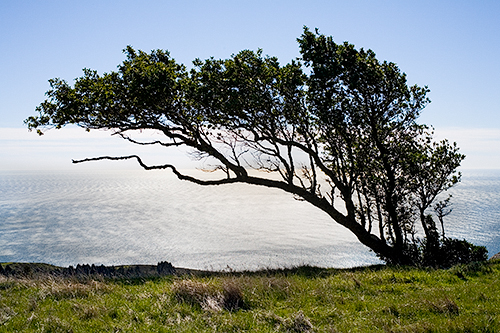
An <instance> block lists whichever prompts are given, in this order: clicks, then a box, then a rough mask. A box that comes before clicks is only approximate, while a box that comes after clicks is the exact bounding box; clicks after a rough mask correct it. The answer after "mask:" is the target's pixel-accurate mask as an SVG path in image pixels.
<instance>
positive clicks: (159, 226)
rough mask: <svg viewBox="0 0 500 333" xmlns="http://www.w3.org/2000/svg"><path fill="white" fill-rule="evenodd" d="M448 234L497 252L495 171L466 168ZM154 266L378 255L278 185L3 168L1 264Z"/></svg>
mask: <svg viewBox="0 0 500 333" xmlns="http://www.w3.org/2000/svg"><path fill="white" fill-rule="evenodd" d="M450 193H451V194H452V195H453V200H452V201H453V206H452V207H453V212H452V213H451V214H450V215H449V216H448V217H446V218H445V223H446V225H445V228H446V235H447V236H451V237H456V238H460V239H464V238H465V239H467V240H468V241H471V242H473V243H474V244H477V245H484V246H486V247H487V249H488V251H489V255H490V256H492V255H493V254H495V253H497V252H500V228H499V223H500V170H489V171H488V170H476V171H473V170H466V171H464V172H463V177H462V182H461V183H460V184H458V185H457V186H456V187H455V188H453V189H452V190H450ZM11 261H16V262H44V263H49V264H54V265H59V266H69V265H76V264H96V265H100V264H104V265H120V264H156V263H157V262H160V261H168V262H171V263H172V264H173V265H174V266H176V267H186V268H193V269H212V270H224V269H227V270H256V269H262V268H282V267H292V266H296V265H304V264H308V265H316V266H321V267H338V268H341V267H354V266H361V265H370V264H376V263H379V262H380V261H379V260H378V259H377V257H376V256H375V255H374V253H373V252H371V251H370V250H369V249H368V248H366V247H364V246H363V245H361V244H360V243H359V242H358V241H357V240H356V238H355V237H354V236H353V235H352V234H351V233H350V232H349V231H348V230H346V229H345V228H343V227H341V226H339V225H337V224H336V223H335V222H334V221H332V220H331V219H330V218H329V217H328V216H327V215H326V214H324V213H323V212H321V211H319V210H318V209H317V208H315V207H312V206H311V205H310V204H308V203H306V202H302V201H297V200H295V199H294V198H293V197H292V196H291V195H289V194H287V193H283V192H282V191H279V190H275V189H268V188H261V187H256V186H249V185H245V184H233V185H224V186H211V187H203V186H199V185H195V184H191V183H188V182H185V181H180V180H178V179H176V178H175V177H174V176H173V175H172V174H171V173H170V172H168V171H143V170H121V171H110V170H106V171H96V170H92V171H85V172H79V171H64V172H47V171H46V172H28V171H26V172H8V171H3V172H0V262H11Z"/></svg>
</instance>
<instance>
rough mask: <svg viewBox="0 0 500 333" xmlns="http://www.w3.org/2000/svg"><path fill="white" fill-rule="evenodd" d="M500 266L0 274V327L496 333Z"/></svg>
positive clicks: (35, 329)
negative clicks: (121, 276) (115, 276)
mask: <svg viewBox="0 0 500 333" xmlns="http://www.w3.org/2000/svg"><path fill="white" fill-rule="evenodd" d="M499 281H500V263H499V262H495V263H487V264H473V265H467V266H457V267H454V268H452V269H450V270H419V269H404V268H391V267H373V268H363V269H352V270H334V269H321V268H313V267H300V268H297V269H289V270H276V271H262V272H247V273H218V274H209V275H206V276H198V277H193V276H188V275H186V276H170V277H164V278H154V279H135V280H107V281H105V280H103V281H96V280H92V279H87V280H76V279H64V278H48V277H42V276H39V277H32V278H23V279H20V278H13V277H9V278H7V277H3V276H0V332H16V331H18V332H500V282H499Z"/></svg>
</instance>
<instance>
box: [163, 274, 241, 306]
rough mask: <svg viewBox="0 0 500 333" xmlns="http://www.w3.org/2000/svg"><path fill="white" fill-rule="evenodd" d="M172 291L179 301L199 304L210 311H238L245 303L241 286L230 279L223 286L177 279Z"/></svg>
mask: <svg viewBox="0 0 500 333" xmlns="http://www.w3.org/2000/svg"><path fill="white" fill-rule="evenodd" d="M172 292H173V294H174V296H175V298H176V299H177V300H178V301H180V302H185V303H189V304H197V305H199V306H201V308H202V309H204V310H208V311H221V310H228V311H236V310H238V309H240V308H242V307H243V305H244V302H243V292H242V291H241V288H240V286H239V285H238V284H236V283H235V282H234V281H230V280H229V281H227V280H226V281H224V283H223V285H222V286H217V285H216V284H214V283H211V282H201V281H196V280H181V281H176V282H174V284H173V285H172Z"/></svg>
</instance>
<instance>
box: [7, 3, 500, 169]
mask: <svg viewBox="0 0 500 333" xmlns="http://www.w3.org/2000/svg"><path fill="white" fill-rule="evenodd" d="M303 26H308V27H309V28H311V29H314V28H318V29H319V30H320V32H321V33H323V34H325V35H328V36H333V38H334V40H335V41H336V42H338V43H340V42H343V41H349V42H350V43H352V44H354V45H356V47H357V48H361V47H363V48H365V49H372V50H373V51H375V53H376V54H377V57H378V59H379V60H388V61H392V62H395V63H396V64H397V65H398V66H399V68H400V69H401V70H402V71H403V72H405V73H406V74H407V77H408V83H409V84H418V85H420V86H424V85H427V86H428V87H429V88H430V90H431V93H430V95H429V97H430V99H431V100H432V103H431V104H430V105H429V106H428V107H427V108H426V109H425V110H424V111H423V113H422V116H421V119H420V121H421V122H422V123H426V124H428V125H432V126H434V128H435V130H436V138H437V139H441V138H445V137H446V138H448V139H449V140H450V141H456V142H457V143H458V145H459V147H461V151H462V152H463V153H464V154H466V155H467V158H466V160H465V161H464V162H463V163H462V167H463V168H464V169H478V168H482V169H500V104H499V103H498V100H497V99H498V96H499V93H500V80H499V77H500V61H499V60H498V56H499V55H500V38H499V36H498V34H499V33H500V2H499V1H497V0H491V1H460V0H453V1H440V0H433V1H427V0H424V1H400V0H390V1H389V0H388V1H384V0H380V1H376V0H359V1H358V0H351V1H345V0H342V1H337V0H333V1H315V0H310V1H307V2H305V1H294V0H288V1H272V0H267V1H261V0H256V1H206V0H205V1H190V0H184V1H169V0H164V1H148V0H142V1H140V2H139V1H129V0H121V1H114V0H107V1H101V0H99V1H94V0H86V1H54V0H44V1H38V0H36V1H24V0H12V1H11V0H0V170H38V169H44V170H46V169H49V170H60V169H71V168H75V167H79V168H82V167H83V168H93V167H97V166H81V165H78V166H75V165H72V164H71V159H73V158H74V159H78V158H85V157H93V156H99V155H102V154H105V155H120V154H135V153H137V154H142V155H146V156H147V157H148V158H149V160H150V161H159V162H163V163H167V162H171V161H172V160H173V161H176V162H177V163H180V164H181V167H189V166H190V165H192V164H190V163H193V162H190V161H189V159H187V158H185V157H183V156H184V155H185V154H184V153H183V152H181V151H173V152H166V151H165V150H164V149H163V150H158V149H153V148H147V149H146V148H145V147H136V146H134V145H132V144H129V143H127V142H122V140H120V139H119V138H116V137H110V135H109V133H107V132H99V131H93V132H91V133H86V132H84V131H83V130H81V129H78V128H64V129H62V130H58V131H56V130H53V131H49V132H48V133H47V134H46V135H44V136H42V137H38V136H37V135H36V134H35V133H34V132H31V133H30V132H28V131H27V129H26V127H25V126H24V125H23V120H24V119H26V118H27V117H29V116H31V115H35V114H36V112H35V107H36V106H37V105H39V104H40V103H41V102H42V101H43V100H44V98H45V96H44V93H45V91H47V90H48V89H49V85H48V80H49V79H50V78H55V77H59V78H62V79H65V80H67V81H68V82H72V81H73V79H74V78H76V77H79V76H81V75H82V69H83V68H91V69H95V70H97V71H98V72H99V73H103V72H109V71H113V70H116V68H117V66H118V65H119V64H120V63H121V62H122V61H123V60H124V59H125V57H124V54H123V53H122V50H123V49H124V48H125V47H126V46H127V45H132V46H133V47H134V48H136V49H141V50H143V51H146V52H149V51H151V50H153V49H166V50H169V51H170V53H171V55H172V56H173V57H174V58H175V59H176V60H177V61H178V62H180V63H184V64H185V65H187V66H188V67H189V66H190V65H191V62H192V60H194V59H195V58H200V59H206V58H208V57H212V56H213V57H215V58H228V57H230V56H231V54H234V53H237V52H239V51H240V50H243V49H250V50H257V49H258V48H262V49H263V52H264V53H265V54H268V55H271V56H277V57H278V58H279V60H280V62H281V63H282V64H284V63H287V62H289V61H291V60H292V59H295V58H296V57H298V56H299V52H298V50H299V49H298V45H297V42H296V39H297V37H299V36H300V35H301V33H302V31H303ZM99 167H106V168H107V167H110V168H115V167H135V165H134V166H132V164H131V163H128V162H120V165H118V162H109V163H108V162H102V163H100V164H99Z"/></svg>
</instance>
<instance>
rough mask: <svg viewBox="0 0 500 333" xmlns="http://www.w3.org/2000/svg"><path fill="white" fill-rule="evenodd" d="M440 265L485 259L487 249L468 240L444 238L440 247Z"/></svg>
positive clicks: (446, 265) (453, 264)
mask: <svg viewBox="0 0 500 333" xmlns="http://www.w3.org/2000/svg"><path fill="white" fill-rule="evenodd" d="M439 252H440V254H441V255H440V257H441V258H442V259H441V261H442V262H441V266H445V267H451V266H455V265H458V264H469V263H471V262H475V261H486V260H487V259H488V250H486V247H484V246H477V245H474V244H472V243H469V242H468V241H466V240H465V239H464V240H458V239H453V238H445V239H444V240H443V241H442V244H441V248H440V251H439Z"/></svg>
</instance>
